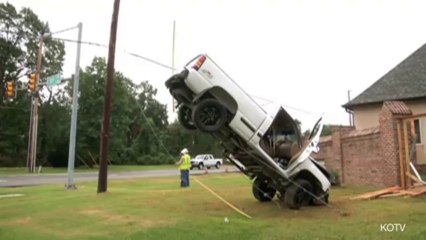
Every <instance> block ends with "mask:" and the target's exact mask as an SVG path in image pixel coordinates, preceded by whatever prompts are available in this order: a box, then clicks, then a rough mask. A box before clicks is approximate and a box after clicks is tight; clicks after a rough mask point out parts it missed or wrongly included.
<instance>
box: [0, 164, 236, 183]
mask: <svg viewBox="0 0 426 240" xmlns="http://www.w3.org/2000/svg"><path fill="white" fill-rule="evenodd" d="M228 171H230V172H234V171H238V170H237V169H236V168H234V167H228ZM223 172H225V168H224V167H222V168H221V169H209V170H208V173H223ZM179 174H180V173H179V170H176V169H166V170H145V171H130V172H112V173H109V174H108V179H132V178H148V177H165V176H177V175H179ZM190 174H191V175H200V174H205V173H204V170H191V172H190ZM67 177H68V175H67V174H66V173H57V174H56V173H55V174H53V173H49V174H47V173H46V174H34V175H16V176H0V187H22V186H32V185H44V184H61V183H62V184H65V183H66V182H67ZM97 180H98V172H89V173H75V174H74V182H90V181H97Z"/></svg>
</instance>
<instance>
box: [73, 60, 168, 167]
mask: <svg viewBox="0 0 426 240" xmlns="http://www.w3.org/2000/svg"><path fill="white" fill-rule="evenodd" d="M105 76H106V62H105V59H103V58H99V57H96V58H94V59H93V61H92V64H91V65H90V66H88V67H86V69H85V71H82V73H81V75H80V77H81V85H80V98H79V117H78V118H79V121H78V124H77V127H78V132H77V143H78V144H77V154H79V156H81V157H82V158H83V159H85V160H87V162H89V163H93V160H92V157H93V159H97V158H98V156H97V154H98V152H99V134H100V129H101V124H102V106H103V101H104V84H105ZM67 89H68V92H69V94H71V86H68V88H67ZM156 93H157V90H156V89H155V88H153V87H152V86H151V85H150V84H149V83H148V82H142V83H141V84H139V85H136V84H134V83H133V81H131V80H130V79H128V78H126V77H125V76H124V75H123V74H122V73H120V72H116V73H115V81H114V90H113V95H114V98H113V101H112V115H111V116H112V117H111V118H112V119H111V128H110V140H109V156H110V160H111V161H112V162H113V163H115V164H126V163H136V162H137V160H138V158H139V157H140V156H147V155H150V156H152V155H158V154H159V153H160V152H163V153H164V150H162V149H161V147H160V144H159V143H158V139H159V136H160V135H161V131H162V130H164V129H165V128H166V126H167V124H168V123H167V111H166V106H165V105H163V104H161V103H159V102H158V101H157V100H156V99H155V95H156Z"/></svg>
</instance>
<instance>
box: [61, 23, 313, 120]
mask: <svg viewBox="0 0 426 240" xmlns="http://www.w3.org/2000/svg"><path fill="white" fill-rule="evenodd" d="M59 32H60V31H59ZM56 33H57V32H56ZM53 39H56V40H61V41H65V42H73V43H81V44H86V45H91V46H97V47H102V48H108V46H107V45H105V44H101V43H96V42H91V41H78V40H73V39H66V38H57V37H53ZM117 50H119V51H120V52H122V53H124V54H127V55H130V56H133V57H136V58H139V59H142V60H145V61H148V62H151V63H153V64H155V65H158V66H161V67H164V68H167V69H169V70H175V71H176V70H177V69H176V68H174V67H170V66H168V65H167V64H164V63H161V62H159V61H156V60H153V59H151V58H148V57H144V56H142V55H140V54H137V53H134V52H130V51H127V50H125V49H119V48H118V49H117ZM250 95H251V94H250ZM251 96H252V97H254V98H257V99H260V100H263V101H266V102H268V103H277V102H275V101H273V100H270V99H267V98H264V97H260V96H255V95H251ZM277 104H280V105H282V106H284V107H286V108H289V109H293V110H295V111H298V112H302V113H305V114H309V115H314V116H317V115H318V114H316V113H313V112H311V111H308V110H304V109H301V108H298V107H292V106H289V105H287V104H282V103H277Z"/></svg>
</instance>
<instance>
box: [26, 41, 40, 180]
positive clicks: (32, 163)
mask: <svg viewBox="0 0 426 240" xmlns="http://www.w3.org/2000/svg"><path fill="white" fill-rule="evenodd" d="M43 37H44V36H41V37H40V43H39V47H38V54H37V66H36V82H35V86H36V90H35V91H34V93H33V94H34V95H33V98H32V111H31V113H32V116H31V120H30V121H31V127H30V131H29V136H28V137H29V138H30V140H29V141H28V143H29V147H28V152H29V154H28V157H29V159H28V160H27V166H28V171H29V172H30V173H33V172H34V171H35V167H36V156H37V130H38V101H39V94H38V88H37V85H38V83H39V82H40V72H41V60H42V56H43Z"/></svg>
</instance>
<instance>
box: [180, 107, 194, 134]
mask: <svg viewBox="0 0 426 240" xmlns="http://www.w3.org/2000/svg"><path fill="white" fill-rule="evenodd" d="M178 120H179V123H180V125H182V127H184V128H185V129H187V130H195V129H196V127H195V126H194V122H193V121H192V110H191V108H190V107H188V106H187V105H182V106H180V107H179V111H178Z"/></svg>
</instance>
